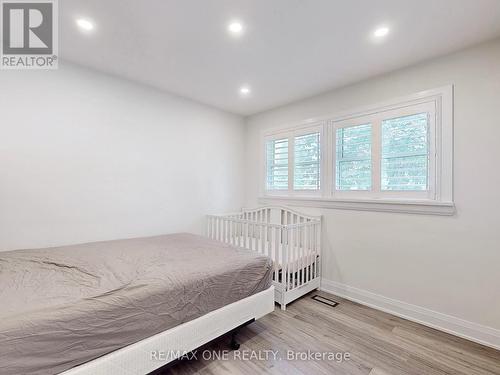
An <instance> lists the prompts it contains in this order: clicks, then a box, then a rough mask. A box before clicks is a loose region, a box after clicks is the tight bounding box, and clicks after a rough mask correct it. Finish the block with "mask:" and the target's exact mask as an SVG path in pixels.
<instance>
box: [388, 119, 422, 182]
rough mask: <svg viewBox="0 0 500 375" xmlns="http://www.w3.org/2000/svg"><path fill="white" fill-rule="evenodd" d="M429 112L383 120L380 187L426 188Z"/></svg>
mask: <svg viewBox="0 0 500 375" xmlns="http://www.w3.org/2000/svg"><path fill="white" fill-rule="evenodd" d="M428 133H429V113H418V114H414V115H410V116H404V117H398V118H393V119H389V120H384V121H382V190H384V191H387V190H401V191H403V190H406V191H419V190H428V189H429V183H428V182H429V176H428V174H429V173H428V172H429V145H428V142H429V137H428Z"/></svg>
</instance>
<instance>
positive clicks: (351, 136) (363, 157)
mask: <svg viewBox="0 0 500 375" xmlns="http://www.w3.org/2000/svg"><path fill="white" fill-rule="evenodd" d="M336 138H337V141H336V142H337V143H336V149H337V157H336V162H337V171H336V186H337V189H339V190H370V189H371V186H372V166H371V164H372V126H371V124H366V125H358V126H351V127H345V128H339V129H337V137H336Z"/></svg>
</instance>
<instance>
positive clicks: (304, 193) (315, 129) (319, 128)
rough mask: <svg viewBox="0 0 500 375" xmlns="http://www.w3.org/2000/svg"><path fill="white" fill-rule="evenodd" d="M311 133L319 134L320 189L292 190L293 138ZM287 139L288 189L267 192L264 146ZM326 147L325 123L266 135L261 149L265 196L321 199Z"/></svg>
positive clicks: (262, 179)
mask: <svg viewBox="0 0 500 375" xmlns="http://www.w3.org/2000/svg"><path fill="white" fill-rule="evenodd" d="M311 133H319V137H320V146H319V147H320V166H319V169H320V189H318V190H311V189H297V190H296V189H294V188H293V182H294V164H295V154H294V151H295V150H294V146H295V137H298V136H301V135H306V134H311ZM284 138H288V189H287V190H284V189H282V190H267V181H266V177H267V176H266V174H267V165H266V163H267V160H266V152H267V150H266V145H267V142H268V141H273V140H277V139H284ZM326 147H327V139H326V136H325V122H319V123H315V124H312V125H306V126H298V127H294V128H292V129H290V128H288V129H284V130H277V131H273V132H270V133H266V134H265V136H264V141H263V147H262V148H263V149H264V153H263V155H264V163H263V167H264V168H263V178H261V181H263V184H262V189H263V190H262V191H261V192H263V193H264V194H265V195H266V196H270V197H321V196H322V190H323V186H324V184H325V175H326V174H325V171H326V169H325V168H326V165H325V156H324V150H325V148H326Z"/></svg>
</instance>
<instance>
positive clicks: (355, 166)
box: [263, 86, 454, 214]
mask: <svg viewBox="0 0 500 375" xmlns="http://www.w3.org/2000/svg"><path fill="white" fill-rule="evenodd" d="M452 108H453V106H452V87H451V86H450V87H445V88H441V89H436V90H429V91H426V92H423V93H419V94H415V95H412V96H410V97H408V98H406V99H402V100H399V101H394V102H393V103H389V104H387V103H386V104H384V105H381V106H379V107H374V108H372V109H369V110H363V111H353V113H355V115H352V116H349V115H343V116H342V117H340V116H332V117H330V119H326V120H325V121H324V122H321V123H319V124H316V125H311V126H305V127H299V128H289V129H285V130H283V131H275V132H272V133H269V134H266V135H265V140H266V141H265V144H266V169H265V181H266V183H265V185H264V186H265V189H264V192H263V196H264V197H263V199H265V197H266V196H269V197H272V199H280V198H281V199H285V201H284V204H286V203H287V202H286V201H287V199H293V200H298V201H300V203H301V204H306V203H307V204H308V205H313V206H318V205H320V206H322V207H323V206H324V207H333V208H337V207H338V208H349V209H356V208H361V209H374V210H382V211H404V212H417V213H436V214H452V213H453V212H454V206H453V196H452V181H453V175H452V174H453V160H452V157H453V155H452V150H453V136H452V134H453V123H452Z"/></svg>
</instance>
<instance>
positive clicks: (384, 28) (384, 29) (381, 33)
mask: <svg viewBox="0 0 500 375" xmlns="http://www.w3.org/2000/svg"><path fill="white" fill-rule="evenodd" d="M387 34H389V28H388V27H387V26H382V27H379V28H378V29H376V30H375V31H374V32H373V36H374V37H376V38H382V37H384V36H386V35H387Z"/></svg>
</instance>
